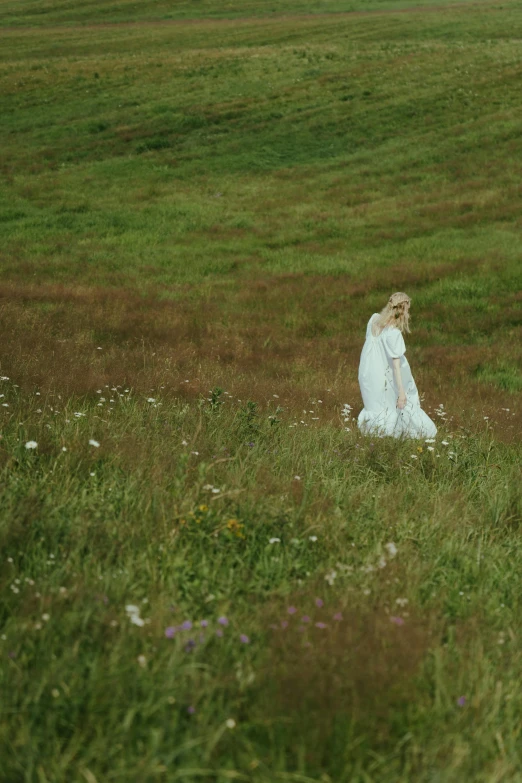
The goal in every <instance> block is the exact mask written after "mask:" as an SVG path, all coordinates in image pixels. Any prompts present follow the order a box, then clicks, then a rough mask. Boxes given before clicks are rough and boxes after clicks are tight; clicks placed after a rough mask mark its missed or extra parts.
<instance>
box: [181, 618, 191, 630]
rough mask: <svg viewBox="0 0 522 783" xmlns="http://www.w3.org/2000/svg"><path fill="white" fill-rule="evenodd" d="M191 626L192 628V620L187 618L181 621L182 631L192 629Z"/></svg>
mask: <svg viewBox="0 0 522 783" xmlns="http://www.w3.org/2000/svg"><path fill="white" fill-rule="evenodd" d="M191 628H192V623H191V622H190V620H185V622H183V623H181V625H180V629H181V630H182V631H190V629H191Z"/></svg>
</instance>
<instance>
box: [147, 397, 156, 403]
mask: <svg viewBox="0 0 522 783" xmlns="http://www.w3.org/2000/svg"><path fill="white" fill-rule="evenodd" d="M147 402H156V400H155V398H154V397H147Z"/></svg>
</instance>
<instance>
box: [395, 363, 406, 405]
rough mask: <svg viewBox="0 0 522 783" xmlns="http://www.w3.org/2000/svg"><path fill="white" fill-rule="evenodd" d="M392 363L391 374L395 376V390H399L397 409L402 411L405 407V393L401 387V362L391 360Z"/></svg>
mask: <svg viewBox="0 0 522 783" xmlns="http://www.w3.org/2000/svg"><path fill="white" fill-rule="evenodd" d="M392 362H393V374H394V376H395V383H396V385H397V388H398V390H399V398H398V400H397V407H398V408H399V409H400V410H402V409H403V408H404V406H405V405H406V392H405V391H404V386H403V385H402V373H401V360H400V359H392Z"/></svg>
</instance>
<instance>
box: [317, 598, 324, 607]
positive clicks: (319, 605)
mask: <svg viewBox="0 0 522 783" xmlns="http://www.w3.org/2000/svg"><path fill="white" fill-rule="evenodd" d="M323 604H324V601H323V599H322V598H316V599H315V605H316V606H318V607H319V609H320V608H321V606H323Z"/></svg>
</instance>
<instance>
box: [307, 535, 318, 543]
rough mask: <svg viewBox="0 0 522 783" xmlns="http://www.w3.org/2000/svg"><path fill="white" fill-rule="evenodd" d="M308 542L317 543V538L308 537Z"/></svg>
mask: <svg viewBox="0 0 522 783" xmlns="http://www.w3.org/2000/svg"><path fill="white" fill-rule="evenodd" d="M308 540H309V541H313V542H315V541H317V536H308Z"/></svg>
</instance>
